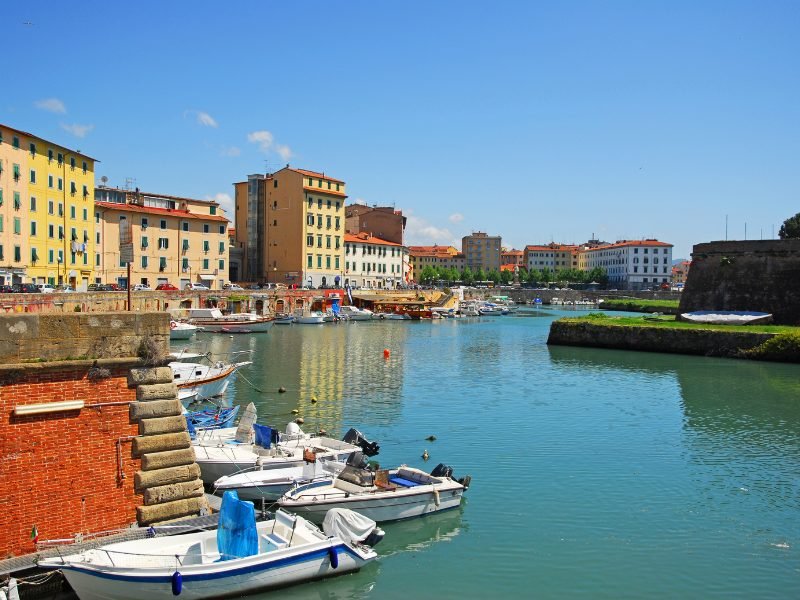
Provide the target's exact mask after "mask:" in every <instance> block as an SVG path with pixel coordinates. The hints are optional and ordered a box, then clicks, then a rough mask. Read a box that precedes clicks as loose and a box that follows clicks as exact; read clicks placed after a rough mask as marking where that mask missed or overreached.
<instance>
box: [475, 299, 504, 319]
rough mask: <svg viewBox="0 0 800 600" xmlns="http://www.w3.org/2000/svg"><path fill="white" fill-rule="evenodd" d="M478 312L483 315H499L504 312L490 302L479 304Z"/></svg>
mask: <svg viewBox="0 0 800 600" xmlns="http://www.w3.org/2000/svg"><path fill="white" fill-rule="evenodd" d="M478 314H480V315H481V316H482V317H499V316H500V315H502V314H503V311H502V310H501V309H500V308H499V307H496V306H494V305H492V304H491V303H490V302H485V303H483V304H480V305H478Z"/></svg>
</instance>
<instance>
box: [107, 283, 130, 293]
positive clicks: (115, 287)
mask: <svg viewBox="0 0 800 600" xmlns="http://www.w3.org/2000/svg"><path fill="white" fill-rule="evenodd" d="M127 289H128V288H126V287H123V286H121V285H119V284H118V283H104V284H102V288H101V291H103V292H124V291H125V290H127Z"/></svg>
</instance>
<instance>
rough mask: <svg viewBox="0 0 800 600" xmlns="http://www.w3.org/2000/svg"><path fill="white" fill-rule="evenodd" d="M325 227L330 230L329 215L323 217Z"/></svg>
mask: <svg viewBox="0 0 800 600" xmlns="http://www.w3.org/2000/svg"><path fill="white" fill-rule="evenodd" d="M325 227H327V228H328V229H330V228H331V216H330V215H328V216H327V217H325Z"/></svg>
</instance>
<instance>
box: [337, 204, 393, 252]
mask: <svg viewBox="0 0 800 600" xmlns="http://www.w3.org/2000/svg"><path fill="white" fill-rule="evenodd" d="M344 216H345V232H346V233H351V234H358V233H368V234H370V235H374V236H375V237H377V238H380V239H382V240H386V241H387V242H393V243H395V244H400V245H401V246H402V245H403V239H404V238H403V233H404V232H405V228H406V218H405V217H404V216H403V212H402V211H400V210H395V208H394V207H393V206H367V205H365V204H350V205H348V206H345V208H344Z"/></svg>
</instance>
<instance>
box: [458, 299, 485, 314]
mask: <svg viewBox="0 0 800 600" xmlns="http://www.w3.org/2000/svg"><path fill="white" fill-rule="evenodd" d="M458 310H459V312H460V313H461V314H462V315H463V316H465V317H478V316H480V314H481V313H480V311H479V310H478V304H477V303H476V302H471V301H470V302H462V303H461V304H460V305H459V307H458Z"/></svg>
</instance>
